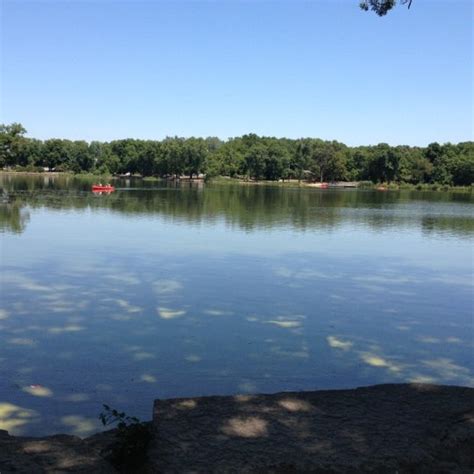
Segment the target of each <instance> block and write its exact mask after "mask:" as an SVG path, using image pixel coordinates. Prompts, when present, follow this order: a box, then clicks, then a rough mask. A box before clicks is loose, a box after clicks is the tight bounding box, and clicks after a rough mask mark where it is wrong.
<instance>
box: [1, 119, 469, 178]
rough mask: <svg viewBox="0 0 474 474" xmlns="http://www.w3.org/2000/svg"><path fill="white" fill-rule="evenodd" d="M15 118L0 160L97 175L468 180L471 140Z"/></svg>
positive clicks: (5, 128)
mask: <svg viewBox="0 0 474 474" xmlns="http://www.w3.org/2000/svg"><path fill="white" fill-rule="evenodd" d="M25 134H26V130H25V128H24V127H23V126H22V125H21V124H11V125H0V167H1V168H7V169H25V170H40V171H42V170H44V169H47V170H54V171H70V172H73V173H96V174H109V173H111V174H123V173H131V174H140V175H141V176H156V177H162V178H168V177H179V176H183V175H184V176H188V177H190V178H193V177H196V176H198V175H206V176H207V177H213V176H229V177H240V178H244V179H252V180H269V181H276V180H286V179H297V180H301V179H306V180H310V181H320V182H323V181H345V180H348V181H364V180H370V181H372V182H374V183H381V182H388V183H390V182H397V183H401V182H405V183H411V184H419V183H439V184H448V185H470V184H471V183H474V142H464V143H458V144H451V143H445V144H439V143H431V144H429V145H428V146H427V147H410V146H405V145H401V146H390V145H388V144H386V143H379V144H378V145H375V146H374V145H372V146H357V147H349V146H347V145H345V144H344V143H340V142H338V141H334V140H333V141H327V140H321V139H319V138H299V139H288V138H275V137H261V136H258V135H255V134H247V135H243V136H241V137H234V138H230V139H229V140H227V141H223V140H220V139H218V138H216V137H207V138H197V137H191V138H183V137H167V138H165V139H164V140H161V141H158V140H136V139H131V138H127V139H123V140H113V141H111V142H98V141H93V142H90V143H88V142H86V141H83V140H76V141H72V140H63V139H59V138H51V139H48V140H44V141H41V140H36V139H33V138H28V137H26V136H25Z"/></svg>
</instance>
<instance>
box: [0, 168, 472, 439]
mask: <svg viewBox="0 0 474 474" xmlns="http://www.w3.org/2000/svg"><path fill="white" fill-rule="evenodd" d="M41 179H43V178H41ZM8 180H9V181H8ZM8 180H7V181H8V182H7V185H8V189H9V193H10V196H11V201H12V202H11V203H9V204H8V205H17V207H18V209H20V211H21V212H25V215H26V213H27V214H28V215H29V221H28V222H27V224H26V228H24V230H23V232H22V233H17V232H16V231H15V232H14V231H13V227H14V226H13V227H12V226H11V225H9V227H7V228H6V227H3V229H4V230H6V231H5V232H4V233H3V235H2V262H1V263H2V271H1V272H0V290H1V300H2V304H1V308H0V429H9V430H11V431H12V432H13V433H16V434H46V433H54V432H65V431H66V432H70V433H76V434H80V435H85V434H88V433H89V432H92V431H95V430H97V429H99V428H100V427H99V425H98V423H97V422H98V419H97V414H98V413H99V412H100V411H101V406H102V404H103V403H108V404H110V405H111V406H114V407H117V408H120V409H121V410H124V411H126V412H128V413H130V414H132V415H137V416H139V417H141V418H143V419H148V418H150V416H151V407H152V400H153V399H154V398H158V397H161V398H163V397H177V396H183V397H189V396H193V395H206V394H207V395H211V394H235V393H239V392H240V393H252V392H275V391H280V390H303V389H317V388H342V387H354V386H360V385H367V384H373V383H382V382H402V381H430V382H438V383H449V384H461V385H472V384H473V375H472V374H473V370H472V369H473V368H472V357H471V354H472V349H473V344H472V338H471V333H470V331H469V329H471V328H472V314H473V308H472V259H471V257H470V255H471V251H472V235H473V227H472V222H473V218H472V203H471V201H470V197H469V195H468V198H466V197H462V198H459V197H458V196H456V195H449V194H445V195H442V196H439V195H438V194H436V193H433V194H430V196H428V195H426V194H425V195H424V194H422V193H421V194H415V195H413V194H412V193H394V194H392V193H379V194H374V193H371V192H360V193H359V192H353V191H349V192H340V193H339V192H334V193H333V192H329V193H327V194H324V193H323V192H321V191H317V190H304V189H280V188H271V187H250V186H246V187H245V186H241V187H239V186H209V187H207V186H204V187H203V188H199V189H194V188H192V187H189V186H186V187H185V188H184V189H181V188H176V187H168V186H165V185H159V186H158V187H156V186H157V185H156V184H153V185H152V184H146V183H145V186H146V188H145V189H134V188H133V186H135V184H134V183H132V182H130V183H128V185H129V187H128V188H127V190H124V191H121V190H118V191H117V192H116V193H115V194H114V195H113V196H112V195H111V196H100V197H94V196H91V195H90V192H89V185H87V183H86V184H83V183H82V181H74V180H73V178H65V181H64V182H58V181H57V180H54V179H49V178H48V179H46V177H45V180H44V181H40V182H39V184H38V182H36V181H35V180H33V181H28V180H24V179H23V178H21V179H19V180H18V181H15V180H13V179H10V178H8ZM66 184H67V185H70V187H66ZM4 186H6V185H5V183H4ZM123 186H124V187H125V186H126V184H125V183H124V185H123ZM117 187H118V186H117ZM15 200H16V201H15ZM15 203H16V204H15ZM424 216H425V217H426V216H429V217H430V219H432V220H433V219H434V221H438V220H439V221H440V222H442V224H439V226H438V227H436V224H435V226H434V227H433V226H432V227H431V230H429V231H426V229H425V228H424V227H423V224H422V223H423V217H424ZM446 222H448V224H446ZM454 222H456V224H453V223H454ZM461 222H462V224H460V223H461ZM449 223H451V224H449ZM458 224H459V225H458ZM430 225H431V224H430ZM288 407H289V408H287V409H288V410H290V409H296V408H295V407H292V406H291V405H288ZM252 423H253V422H252ZM252 423H251V424H250V425H248V426H247V424H245V423H241V421H239V420H237V421H236V422H235V423H234V424H233V425H232V426H230V425H229V429H232V430H234V431H235V430H237V431H240V432H242V433H244V432H246V433H247V432H248V433H251V432H253V431H252V430H254V429H255V430H257V431H258V430H261V429H263V428H262V427H260V426H258V424H257V425H254V424H252Z"/></svg>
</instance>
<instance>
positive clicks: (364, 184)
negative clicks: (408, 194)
mask: <svg viewBox="0 0 474 474" xmlns="http://www.w3.org/2000/svg"><path fill="white" fill-rule="evenodd" d="M0 175H11V176H15V175H19V176H45V177H47V176H51V177H57V176H68V177H76V178H85V179H94V178H95V179H96V180H104V179H143V180H144V181H177V182H200V183H203V182H211V183H239V184H243V185H257V186H262V185H263V186H288V187H306V188H316V189H318V188H319V189H326V188H329V189H365V190H371V189H372V190H377V191H402V190H409V191H410V190H411V191H455V192H473V191H474V184H473V185H471V186H452V185H448V184H437V183H419V184H412V183H372V182H369V181H352V182H350V181H337V182H323V183H320V182H314V181H305V180H298V179H287V180H278V181H268V180H255V179H245V178H242V177H238V178H231V177H228V176H217V177H213V178H210V179H209V180H206V179H205V178H203V177H198V178H189V176H182V177H180V178H178V179H175V178H173V179H171V178H169V179H167V178H161V177H156V176H141V175H130V176H117V175H115V176H114V175H96V174H92V173H90V174H86V173H78V174H76V173H72V172H69V171H41V172H40V171H23V170H22V171H14V170H0Z"/></svg>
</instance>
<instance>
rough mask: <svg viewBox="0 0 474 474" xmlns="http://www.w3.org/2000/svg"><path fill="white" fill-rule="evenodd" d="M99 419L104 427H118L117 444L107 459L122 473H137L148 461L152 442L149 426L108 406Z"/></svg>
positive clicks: (113, 446)
mask: <svg viewBox="0 0 474 474" xmlns="http://www.w3.org/2000/svg"><path fill="white" fill-rule="evenodd" d="M103 407H104V411H103V412H102V413H100V415H99V419H100V421H101V422H102V424H103V425H104V426H110V425H115V424H116V426H117V432H116V442H115V443H114V444H113V445H112V447H111V449H110V451H109V452H108V453H106V456H105V457H106V458H107V459H108V460H109V461H110V462H111V463H112V464H113V465H114V466H115V467H116V468H117V469H118V470H119V471H121V472H131V471H132V472H135V471H136V470H137V469H139V468H140V467H142V466H143V465H144V463H145V461H146V454H147V448H148V445H149V443H150V440H151V431H150V428H149V425H148V424H146V423H142V422H140V420H139V419H138V418H136V417H135V416H128V415H127V414H126V413H125V412H119V411H118V410H115V409H113V408H110V407H109V406H108V405H103Z"/></svg>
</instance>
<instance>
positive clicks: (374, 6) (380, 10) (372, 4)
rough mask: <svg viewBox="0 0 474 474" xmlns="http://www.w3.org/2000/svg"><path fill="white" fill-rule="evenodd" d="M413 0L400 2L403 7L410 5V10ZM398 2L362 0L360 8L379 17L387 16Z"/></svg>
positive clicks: (392, 0)
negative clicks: (370, 11)
mask: <svg viewBox="0 0 474 474" xmlns="http://www.w3.org/2000/svg"><path fill="white" fill-rule="evenodd" d="M412 1H413V0H400V3H401V4H403V5H406V4H408V8H410V7H411V4H412ZM396 4H397V0H362V1H361V2H360V4H359V5H360V8H362V10H365V11H369V10H372V11H374V12H375V13H377V15H379V16H384V15H386V14H387V13H388V12H389V11H390V10H391V9H392V8H393V7H395V5H396Z"/></svg>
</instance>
